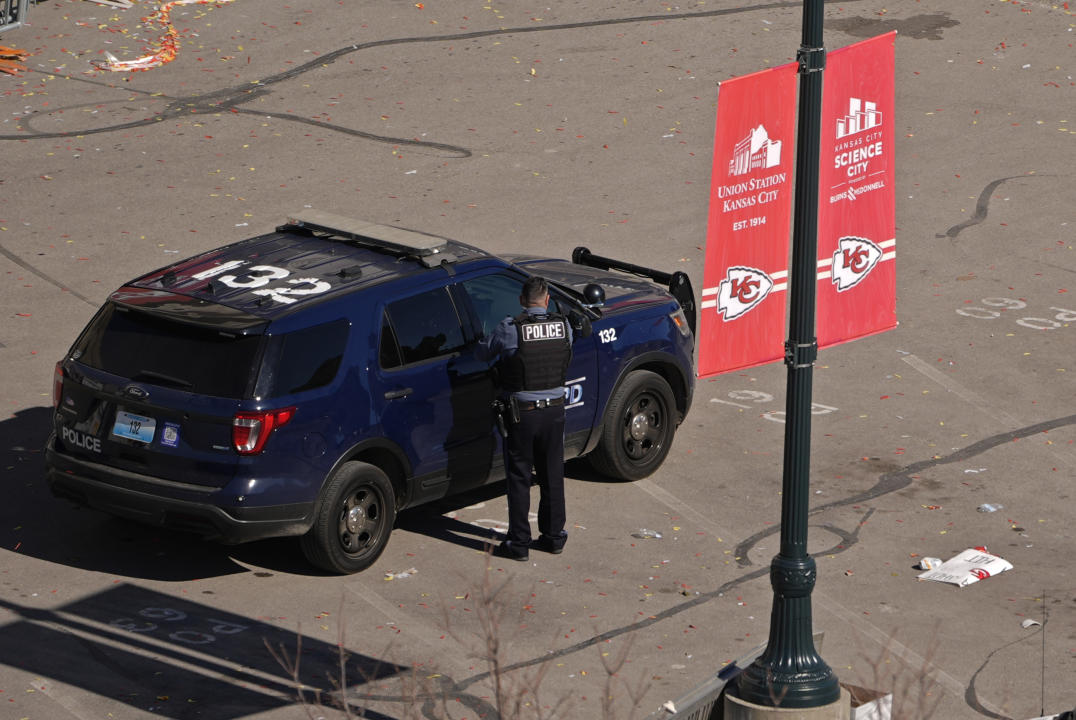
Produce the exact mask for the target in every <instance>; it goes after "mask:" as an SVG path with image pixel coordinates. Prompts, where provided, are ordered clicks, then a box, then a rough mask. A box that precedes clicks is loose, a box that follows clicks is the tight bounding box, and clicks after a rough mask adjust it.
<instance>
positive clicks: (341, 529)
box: [300, 462, 396, 574]
mask: <svg viewBox="0 0 1076 720" xmlns="http://www.w3.org/2000/svg"><path fill="white" fill-rule="evenodd" d="M316 513H317V514H316V515H315V517H314V525H313V526H312V527H311V528H310V530H309V531H308V532H307V533H306V535H303V537H302V538H301V539H300V543H301V545H302V548H303V554H304V555H305V556H306V559H307V560H309V561H310V562H311V563H312V564H314V565H317V566H318V567H319V568H321V569H323V570H329V571H330V572H336V573H341V574H350V573H357V572H359V571H361V570H365V569H366V568H368V567H370V565H372V564H373V563H374V561H375V560H377V558H378V556H380V555H381V552H382V551H383V550H384V549H385V546H386V545H387V544H388V541H389V534H390V533H392V526H393V525H394V524H395V522H396V495H395V493H394V492H393V489H392V483H391V482H389V479H388V477H387V476H386V475H385V473H383V472H381V470H379V469H378V468H376V467H374V466H373V465H367V464H366V463H361V462H349V463H346V464H344V465H343V466H342V467H340V469H339V470H337V471H336V473H335V474H334V475H333V476H332V478H331V479H330V480H329V482H328V483H327V484H326V485H325V488H324V490H322V494H321V498H320V501H319V503H318V506H317V511H316Z"/></svg>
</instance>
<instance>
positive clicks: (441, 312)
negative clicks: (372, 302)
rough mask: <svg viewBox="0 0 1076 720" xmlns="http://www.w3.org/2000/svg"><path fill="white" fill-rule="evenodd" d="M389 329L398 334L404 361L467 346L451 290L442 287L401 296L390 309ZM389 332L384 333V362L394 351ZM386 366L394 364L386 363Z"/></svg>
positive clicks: (405, 363) (413, 361)
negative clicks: (387, 343) (392, 350)
mask: <svg viewBox="0 0 1076 720" xmlns="http://www.w3.org/2000/svg"><path fill="white" fill-rule="evenodd" d="M386 314H387V316H388V321H389V325H390V326H391V327H390V328H389V329H390V330H391V331H392V332H393V333H394V334H395V336H396V345H397V348H398V351H399V359H400V363H399V364H403V365H408V364H410V363H415V362H419V361H421V360H427V359H429V358H432V357H437V356H438V355H446V354H448V353H451V352H455V351H457V350H459V349H460V348H462V347H463V328H461V327H460V319H459V316H458V315H457V314H456V306H455V305H454V304H453V303H452V298H451V297H450V296H449V294H448V290H447V289H445V288H443V287H441V288H436V289H434V290H430V291H427V292H424V293H420V294H419V295H414V296H412V297H409V298H404V299H402V300H397V301H396V302H394V303H390V304H389V306H388V308H387V309H386ZM387 340H388V338H387V333H385V332H384V331H383V332H382V334H381V357H382V362H384V361H385V359H386V358H387V357H388V358H389V359H391V352H390V351H389V350H388V348H386V346H385V345H386V342H387ZM385 367H390V366H389V365H385Z"/></svg>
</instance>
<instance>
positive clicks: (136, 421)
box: [112, 410, 157, 445]
mask: <svg viewBox="0 0 1076 720" xmlns="http://www.w3.org/2000/svg"><path fill="white" fill-rule="evenodd" d="M156 430H157V421H156V420H154V419H153V418H151V417H146V416H145V415H135V414H134V413H129V412H127V411H125V410H117V411H116V424H115V425H113V426H112V434H113V435H117V436H119V437H121V438H127V439H128V440H137V441H138V442H141V443H146V444H147V445H148V444H149V443H151V442H153V433H154V432H155V431H156Z"/></svg>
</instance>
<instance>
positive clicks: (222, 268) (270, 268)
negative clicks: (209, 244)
mask: <svg viewBox="0 0 1076 720" xmlns="http://www.w3.org/2000/svg"><path fill="white" fill-rule="evenodd" d="M245 264H246V263H245V262H244V261H243V260H231V261H229V262H226V263H223V264H221V265H217V266H216V267H212V268H210V269H208V270H203V271H202V272H200V273H198V274H196V275H192V276H191V277H193V278H194V279H195V280H204V279H206V278H211V277H214V276H217V275H220V277H219V278H218V280H219V281H220V282H221V283H222V284H224V285H227V286H228V287H230V288H251V293H253V294H254V295H268V296H269V297H270V298H272V299H273V300H275V301H277V302H279V303H285V304H290V303H293V302H295V300H296V298H295V297H294V296H297V295H317V294H319V293H323V292H325V291H326V290H329V289H330V288H332V285H330V284H329V283H327V282H325V281H324V280H318V279H317V278H291V279H289V280H288V281H287V285H285V286H277V287H265V286H266V285H268V284H269V282H270V281H272V280H283V279H284V278H286V277H288V275H290V274H291V273H290V272H289V271H287V270H285V269H284V268H279V267H276V266H274V265H253V266H251V267H250V268H247V269H246V270H245V271H244V272H243V274H241V275H231V274H229V275H223V274H222V273H225V272H228V271H230V270H235V269H237V268H239V267H242V266H243V265H245ZM303 285H306V286H307V287H302V286H303ZM289 286H290V287H289ZM255 288H257V289H255Z"/></svg>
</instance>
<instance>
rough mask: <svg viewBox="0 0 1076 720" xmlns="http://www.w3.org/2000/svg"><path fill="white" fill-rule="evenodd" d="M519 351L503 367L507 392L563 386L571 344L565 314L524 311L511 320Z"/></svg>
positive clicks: (570, 354) (502, 375)
mask: <svg viewBox="0 0 1076 720" xmlns="http://www.w3.org/2000/svg"><path fill="white" fill-rule="evenodd" d="M512 324H514V325H515V327H516V340H517V350H516V352H515V354H514V355H512V356H511V357H508V358H506V359H505V360H504V361H503V362H502V364H501V369H500V381H501V385H502V386H503V387H504V389H505V390H507V391H508V392H519V391H520V390H551V389H553V388H559V387H563V385H564V379H565V377H566V373H567V372H568V363H569V362H570V361H571V359H572V343H571V338H570V337H569V336H568V333H569V332H570V330H569V329H568V323H567V322H566V321H565V319H564V317H563V316H562V315H531V314H530V313H523V314H522V315H519V316H518V317H515V318H513V319H512Z"/></svg>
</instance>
